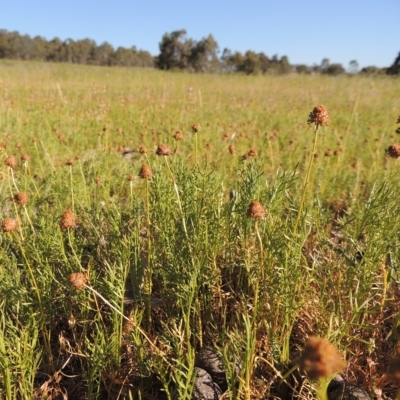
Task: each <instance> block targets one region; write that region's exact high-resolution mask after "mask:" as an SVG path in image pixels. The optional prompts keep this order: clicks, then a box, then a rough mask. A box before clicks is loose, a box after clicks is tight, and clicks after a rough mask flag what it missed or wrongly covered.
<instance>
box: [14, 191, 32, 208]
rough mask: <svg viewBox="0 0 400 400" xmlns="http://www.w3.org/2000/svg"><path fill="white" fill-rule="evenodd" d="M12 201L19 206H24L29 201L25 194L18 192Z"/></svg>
mask: <svg viewBox="0 0 400 400" xmlns="http://www.w3.org/2000/svg"><path fill="white" fill-rule="evenodd" d="M14 201H15V202H16V203H17V204H18V205H20V206H25V205H26V204H27V203H28V201H29V197H28V195H27V194H26V193H24V192H19V193H17V194H16V195H15V196H14Z"/></svg>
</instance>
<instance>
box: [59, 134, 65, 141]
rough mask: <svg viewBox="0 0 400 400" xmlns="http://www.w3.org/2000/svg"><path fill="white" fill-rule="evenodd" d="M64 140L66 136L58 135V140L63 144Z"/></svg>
mask: <svg viewBox="0 0 400 400" xmlns="http://www.w3.org/2000/svg"><path fill="white" fill-rule="evenodd" d="M64 139H65V135H64V134H62V133H60V134H59V135H58V140H59V141H60V142H62V141H63V140H64Z"/></svg>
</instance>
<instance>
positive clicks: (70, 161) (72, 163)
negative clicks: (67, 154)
mask: <svg viewBox="0 0 400 400" xmlns="http://www.w3.org/2000/svg"><path fill="white" fill-rule="evenodd" d="M65 164H66V165H74V160H73V159H72V158H68V160H67V162H66V163H65Z"/></svg>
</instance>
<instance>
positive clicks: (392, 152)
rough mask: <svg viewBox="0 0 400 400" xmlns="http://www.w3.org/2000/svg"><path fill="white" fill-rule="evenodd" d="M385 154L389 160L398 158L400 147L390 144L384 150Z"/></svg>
mask: <svg viewBox="0 0 400 400" xmlns="http://www.w3.org/2000/svg"><path fill="white" fill-rule="evenodd" d="M386 153H387V154H388V156H389V157H391V158H399V157H400V145H398V144H392V145H391V146H389V147H388V148H387V150H386Z"/></svg>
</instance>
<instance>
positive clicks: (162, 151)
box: [156, 144, 172, 156]
mask: <svg viewBox="0 0 400 400" xmlns="http://www.w3.org/2000/svg"><path fill="white" fill-rule="evenodd" d="M156 154H157V155H158V156H169V155H171V154H172V151H171V149H170V148H169V147H168V146H167V145H166V144H159V145H158V146H157V150H156Z"/></svg>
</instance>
